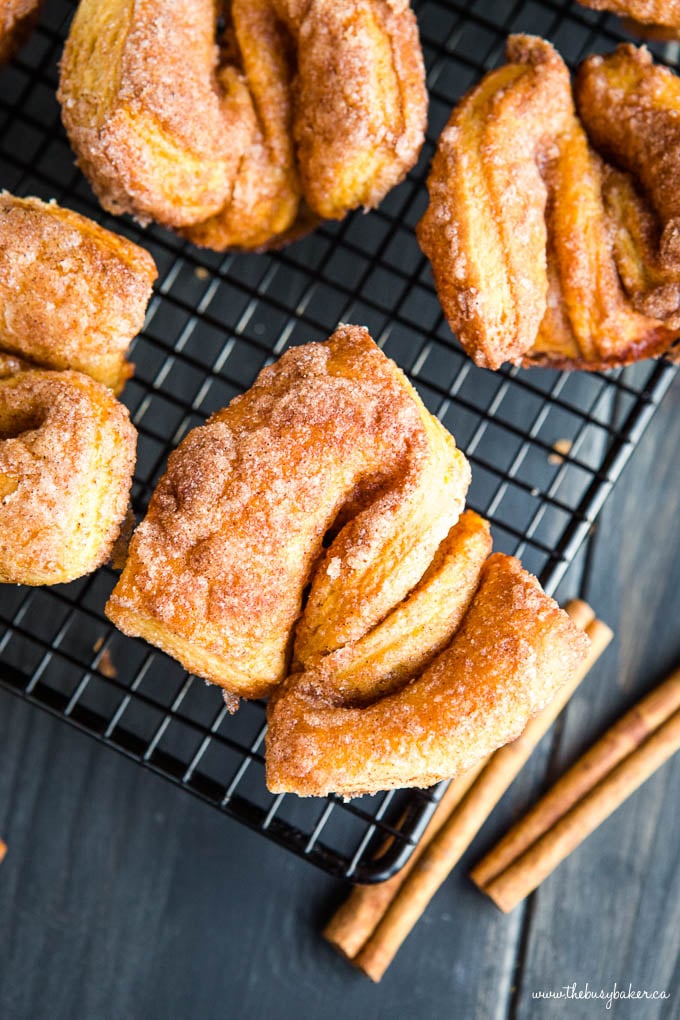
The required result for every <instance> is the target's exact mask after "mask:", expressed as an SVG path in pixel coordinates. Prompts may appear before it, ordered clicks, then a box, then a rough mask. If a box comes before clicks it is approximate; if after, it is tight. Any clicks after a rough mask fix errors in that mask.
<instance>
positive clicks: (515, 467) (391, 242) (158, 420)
mask: <svg viewBox="0 0 680 1020" xmlns="http://www.w3.org/2000/svg"><path fill="white" fill-rule="evenodd" d="M414 6H415V8H416V11H417V13H418V17H419V23H420V28H421V35H422V41H423V46H424V51H425V56H426V62H427V67H428V84H429V88H430V94H431V110H430V129H429V137H428V143H427V145H426V147H425V150H424V152H423V155H422V158H421V160H420V163H419V165H418V167H417V169H416V171H415V172H414V173H413V174H411V175H410V177H409V179H408V180H407V181H406V182H405V183H404V184H403V185H402V186H401V187H399V188H398V189H396V190H395V191H394V192H393V193H392V194H391V195H390V196H389V197H388V198H387V199H386V201H385V202H384V203H383V205H382V206H381V208H380V209H379V210H377V211H373V212H371V213H370V214H368V215H362V214H360V213H359V214H356V215H353V216H351V217H349V218H348V219H346V220H345V221H344V222H343V223H341V224H328V225H323V226H321V227H320V228H319V229H318V230H317V231H316V232H315V233H313V234H312V235H311V236H309V237H308V238H306V239H304V240H302V241H300V242H298V243H296V244H294V245H291V246H290V247H288V248H286V249H285V250H284V251H282V252H277V253H274V254H271V255H227V256H220V255H215V254H212V253H209V252H204V251H201V250H199V249H197V248H193V247H191V246H190V245H188V244H186V243H184V242H182V241H180V240H179V239H177V238H175V237H174V236H173V235H171V234H168V233H166V232H164V231H162V230H160V229H157V228H153V227H152V228H149V229H146V230H142V229H141V228H139V227H137V226H136V225H135V224H133V223H132V222H130V221H128V220H120V219H118V220H116V219H113V218H111V217H108V216H106V215H105V214H104V213H103V212H102V211H101V210H100V208H99V206H98V204H97V202H96V201H95V200H94V198H93V196H92V194H91V192H90V190H89V188H88V186H87V184H86V183H85V181H84V179H83V178H82V176H81V175H80V173H79V172H78V171H77V170H76V169H75V167H74V163H73V156H72V154H71V151H70V148H69V145H68V143H67V141H66V138H65V135H64V132H63V130H62V128H61V124H60V118H59V109H58V106H57V103H56V99H55V89H56V85H57V74H58V70H57V68H58V60H59V56H60V53H61V47H62V44H63V39H64V37H65V33H66V30H67V27H68V22H69V19H70V17H71V15H72V12H73V4H72V3H68V2H66V0H54V2H48V3H47V4H46V6H45V8H44V10H43V12H42V16H41V20H40V24H39V26H38V28H37V30H36V31H35V33H34V35H33V37H32V39H31V41H30V42H29V44H28V45H27V46H26V48H25V49H24V50H23V51H22V52H21V54H20V55H19V57H18V59H17V60H16V61H15V62H14V63H13V64H12V65H11V66H9V67H7V68H6V69H4V70H3V71H1V72H0V187H4V188H7V189H8V190H10V191H13V192H14V193H16V194H20V195H28V194H35V195H39V196H41V197H43V198H56V199H57V200H58V201H59V202H61V203H63V204H64V205H67V206H70V207H71V208H74V209H77V210H78V211H81V212H84V213H85V214H87V215H90V216H92V217H94V218H95V219H97V220H99V221H100V222H102V223H104V225H106V226H108V227H110V228H112V229H114V230H117V231H119V232H122V233H126V234H127V235H129V236H130V237H132V238H133V239H134V240H137V241H139V242H140V243H141V244H143V245H144V246H146V247H147V248H148V249H149V250H150V251H151V253H152V254H153V256H154V258H155V260H156V263H157V265H158V269H159V280H158V284H157V287H156V292H155V295H154V298H153V300H152V302H151V305H150V308H149V313H148V318H147V323H146V328H145V330H144V333H143V335H142V336H141V337H140V338H139V339H138V340H137V342H136V344H135V346H134V349H133V360H134V361H135V363H136V373H135V377H134V379H133V380H132V381H131V382H130V383H129V384H128V386H127V388H126V391H125V394H124V400H125V402H126V403H127V405H128V406H129V408H130V411H131V413H132V417H133V421H134V422H135V425H136V426H137V428H138V430H139V459H138V463H137V469H136V474H135V481H134V489H133V504H134V509H135V512H136V514H137V515H138V516H141V515H142V514H143V512H144V508H145V506H146V503H147V501H148V499H149V496H150V494H151V492H152V490H153V487H154V485H155V483H156V482H157V480H158V478H159V476H160V475H161V473H162V471H163V468H164V465H165V462H166V458H167V456H168V453H169V452H170V450H172V449H173V448H174V447H175V446H176V445H177V443H178V442H179V441H180V439H181V438H182V437H183V436H184V435H185V434H186V433H187V431H188V430H189V429H190V428H192V427H193V426H194V425H197V424H199V423H201V422H203V421H204V420H205V418H206V417H207V415H209V414H210V413H211V412H212V411H215V410H217V409H218V408H221V407H223V406H224V405H225V404H226V403H227V402H228V401H229V400H230V399H231V398H232V397H233V396H235V395H236V394H237V393H239V392H241V391H242V390H244V389H246V388H247V387H248V386H249V385H250V384H251V383H252V382H253V380H254V378H255V376H256V375H257V373H258V372H259V370H260V369H261V368H262V367H263V365H265V364H266V363H267V362H269V361H271V360H272V359H273V358H274V357H276V356H278V355H279V354H280V353H281V352H282V351H283V350H284V349H285V348H286V347H287V346H288V345H290V344H294V343H299V342H303V341H307V340H312V339H324V338H326V337H327V336H328V335H329V334H330V333H331V332H332V330H333V329H334V327H335V326H336V325H337V323H338V322H339V321H345V322H356V323H360V324H364V325H367V326H368V327H369V328H370V330H371V333H372V335H373V337H374V338H375V339H376V340H377V341H378V342H379V343H380V345H381V346H382V348H383V349H384V350H385V352H386V353H387V354H388V355H390V356H391V357H393V358H395V360H396V361H397V362H398V363H399V364H400V365H401V366H402V367H403V368H404V369H405V370H406V371H407V372H408V374H409V376H410V378H411V379H412V380H413V382H414V383H415V385H416V386H417V388H418V390H419V391H420V393H421V395H422V396H423V398H424V400H425V402H426V403H427V405H428V406H429V408H430V409H431V410H432V411H434V412H435V413H437V414H438V415H439V417H440V418H441V419H442V420H443V421H444V423H445V424H446V425H447V426H448V427H449V428H450V430H451V431H452V432H453V434H454V435H455V436H456V439H457V441H458V444H459V445H460V446H461V447H462V449H463V450H464V451H465V452H466V453H467V455H468V457H469V459H470V460H471V462H472V470H473V481H472V488H471V492H470V500H469V502H470V505H472V506H473V507H474V508H475V509H476V510H478V511H479V512H480V513H482V514H484V515H485V516H487V517H488V518H490V520H491V521H492V524H493V533H494V539H495V545H496V548H499V549H502V550H504V551H506V552H509V553H514V554H516V555H519V556H521V557H522V559H523V561H524V563H525V565H526V566H527V567H528V568H529V569H530V570H532V571H533V572H535V573H537V574H538V575H539V576H540V577H541V580H542V582H543V584H544V586H545V587H546V589H547V590H548V591H550V592H552V591H554V590H555V587H556V585H557V583H558V581H559V580H560V578H561V577H562V575H563V574H564V572H565V570H566V568H567V567H568V565H569V563H570V562H571V560H572V559H573V558H574V556H575V553H576V551H577V549H578V548H579V546H580V544H581V543H582V541H583V540H584V538H585V536H586V535H587V533H588V530H589V528H590V526H591V524H592V522H593V520H594V518H595V516H596V515H597V513H598V511H599V509H600V507H601V506H602V503H603V502H604V500H605V498H606V496H607V494H608V492H609V491H610V489H611V487H612V485H613V484H614V482H615V481H616V479H617V477H618V475H619V473H620V471H621V469H622V467H623V466H624V464H625V462H626V461H627V459H628V457H629V455H630V453H631V451H632V449H633V448H634V446H635V443H636V442H637V440H638V438H639V436H640V435H641V433H642V431H643V430H644V428H645V426H646V425H647V423H648V421H649V419H650V417H651V415H652V414H653V411H654V409H655V407H656V406H657V404H658V402H659V401H660V399H661V397H662V396H663V393H664V392H665V390H666V389H667V387H668V385H669V383H670V381H671V378H672V375H673V369H672V367H671V366H670V365H668V364H664V363H662V362H660V363H655V362H645V363H643V364H641V365H638V366H636V367H634V368H633V369H629V370H626V371H625V372H618V373H611V374H608V375H606V376H605V375H600V374H597V375H589V374H585V373H571V374H569V373H555V372H551V371H543V370H538V369H537V370H533V371H531V372H524V371H518V370H515V369H512V370H502V371H500V372H497V373H491V372H485V371H482V370H480V369H477V368H475V367H474V366H473V365H472V363H471V362H470V361H469V360H467V359H466V358H465V357H464V356H463V354H462V353H461V350H460V348H459V347H458V345H457V343H456V341H455V340H454V339H453V338H452V336H451V334H450V332H449V329H448V327H447V326H446V324H445V322H444V321H443V318H442V314H441V311H440V307H439V304H438V301H437V298H436V295H435V293H434V290H433V286H432V282H431V277H430V273H429V269H428V266H427V264H426V261H425V259H424V258H423V256H422V255H421V254H420V251H419V249H418V245H417V243H416V241H415V238H414V234H413V227H414V226H415V224H416V222H417V220H418V219H419V218H420V216H421V214H422V213H423V211H424V208H425V204H426V194H425V188H424V178H425V174H426V172H427V167H428V164H429V160H430V157H431V155H432V151H433V143H434V140H435V139H436V137H437V135H438V134H439V132H440V130H441V128H442V127H443V125H444V123H445V121H446V119H447V118H448V115H449V112H450V109H451V107H452V105H453V104H454V102H455V101H456V100H457V99H458V98H459V96H460V95H461V94H462V93H463V92H464V91H465V90H466V89H467V88H468V87H469V86H470V85H471V84H472V83H473V82H475V81H476V80H477V79H478V78H479V76H480V75H481V74H482V73H484V72H485V71H486V70H488V69H489V68H490V67H492V66H493V65H494V64H496V63H498V62H499V60H500V59H501V57H502V50H503V45H504V40H505V37H506V35H507V34H508V33H509V32H512V31H527V32H533V33H538V34H541V35H544V36H547V37H548V38H550V39H552V40H553V41H554V42H555V44H556V45H557V46H558V48H559V49H560V51H561V52H562V54H563V55H564V56H565V58H566V59H567V60H568V61H569V62H571V63H575V62H577V61H579V60H580V59H582V58H583V56H584V55H585V54H586V53H588V52H590V51H597V50H598V49H604V50H606V49H611V47H612V45H613V44H614V43H616V42H617V41H619V40H620V39H621V38H623V36H622V34H621V30H620V27H619V26H618V23H617V22H616V20H615V19H613V18H606V17H604V16H602V15H595V14H592V13H589V12H588V11H586V10H584V9H583V8H580V7H578V6H577V5H576V4H570V3H559V2H552V0H551V2H542V3H537V2H531V0H526V2H524V0H521V2H515V3H508V2H492V0H477V2H473V3H469V4H464V3H443V2H439V0H426V2H421V3H415V4H414ZM661 55H662V56H663V55H664V54H663V53H662V54H661ZM665 56H666V58H668V56H669V54H668V52H666V53H665ZM114 583H115V575H114V573H113V571H112V570H110V569H108V568H104V569H102V570H99V571H98V572H96V573H95V574H93V575H92V576H90V577H87V578H84V579H82V580H80V581H77V582H75V583H74V584H70V585H68V586H59V587H54V588H43V589H27V588H20V587H14V586H10V585H5V586H0V683H1V684H2V685H3V686H4V687H6V688H8V689H9V690H11V691H14V692H16V693H18V694H20V695H22V696H23V697H24V698H26V699H27V700H29V701H30V702H32V703H34V704H36V705H39V706H41V707H43V708H45V709H48V710H49V711H51V712H52V713H54V714H55V715H58V716H60V717H61V718H63V719H65V720H67V721H68V722H70V723H71V724H73V725H74V726H77V727H79V728H80V729H81V730H84V731H86V732H87V733H89V734H91V735H93V736H95V737H97V738H98V739H99V740H100V741H102V742H103V743H105V744H107V745H108V746H110V747H112V748H116V749H117V750H119V751H121V752H123V753H125V754H126V755H128V756H130V757H131V758H134V759H135V760H136V761H138V762H139V763H140V764H142V765H143V766H144V767H145V768H148V769H152V770H153V771H155V772H157V773H160V774H161V775H163V776H164V777H166V778H167V779H169V780H171V781H172V782H174V783H176V784H177V785H178V786H181V787H182V788H183V789H185V790H189V791H191V792H192V793H194V794H195V795H197V796H199V797H201V798H203V799H204V800H205V801H207V802H208V803H210V804H212V805H213V806H214V807H216V808H218V809H219V810H221V811H223V812H224V813H225V814H227V815H230V816H231V817H233V818H236V819H238V820H239V821H240V822H243V823H245V824H246V825H248V826H250V827H252V828H253V829H255V830H257V831H258V832H260V833H262V834H263V835H265V836H267V837H268V838H270V839H273V840H275V841H276V842H278V843H280V844H282V845H284V846H285V847H287V848H288V849H289V850H292V851H294V852H295V853H298V854H300V855H303V856H305V857H306V858H308V859H309V860H311V861H313V862H314V863H315V864H317V865H319V866H321V867H323V868H324V869H326V870H327V871H329V872H331V873H333V874H338V875H344V876H347V877H351V878H352V879H354V880H355V881H380V880H382V879H385V878H387V877H388V876H389V875H390V874H391V873H393V872H394V871H395V870H396V869H397V868H398V867H400V866H401V865H402V864H403V863H404V862H405V860H406V859H407V857H408V856H409V854H410V852H411V851H412V849H413V846H414V844H415V843H416V842H417V840H418V838H419V836H420V834H421V833H422V830H423V828H424V826H425V825H426V823H427V821H428V820H429V817H430V815H431V813H432V810H433V807H434V804H435V802H436V800H437V798H438V795H439V794H440V792H441V787H440V788H438V789H434V790H431V791H411V792H409V793H401V794H395V793H389V794H382V795H379V796H375V797H368V798H366V797H365V798H362V799H360V800H355V801H353V802H348V803H344V802H342V801H340V800H338V799H336V798H333V797H331V798H328V799H327V800H316V799H312V800H300V799H298V798H296V797H292V796H285V797H283V796H273V795H271V794H269V793H268V792H267V790H266V787H265V784H264V770H263V763H264V760H263V754H262V751H263V738H264V728H265V727H264V713H263V707H262V705H260V704H259V703H247V702H246V703H243V704H242V707H241V708H240V709H239V711H238V712H237V713H236V715H235V716H230V715H229V714H228V713H227V711H226V708H225V707H224V705H223V702H222V698H221V696H220V692H219V691H218V690H217V689H215V688H210V687H208V686H207V685H206V684H204V683H203V682H202V681H200V680H198V679H196V678H195V677H192V676H188V675H187V674H186V673H185V672H184V671H183V670H182V669H181V667H180V666H179V665H178V664H177V663H175V662H174V661H172V660H171V659H169V658H167V657H166V656H165V655H163V654H162V653H160V652H157V651H155V650H154V649H152V648H151V647H150V646H148V645H146V644H144V643H143V642H141V641H134V640H130V639H128V638H125V637H123V635H122V634H120V633H118V632H117V631H116V630H114V629H113V628H112V627H111V625H110V624H109V623H108V622H107V620H106V619H105V617H104V614H103V607H104V603H105V602H106V599H107V597H108V595H109V593H110V591H111V589H112V587H113V585H114Z"/></svg>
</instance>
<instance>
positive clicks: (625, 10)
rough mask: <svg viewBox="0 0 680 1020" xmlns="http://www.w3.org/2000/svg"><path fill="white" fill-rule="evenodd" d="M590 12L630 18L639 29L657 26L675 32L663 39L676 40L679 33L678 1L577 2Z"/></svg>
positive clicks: (621, 0)
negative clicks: (605, 12)
mask: <svg viewBox="0 0 680 1020" xmlns="http://www.w3.org/2000/svg"><path fill="white" fill-rule="evenodd" d="M579 3H580V4H582V5H583V7H589V8H590V9H591V10H592V11H611V12H612V14H620V15H621V16H623V17H626V18H631V19H632V20H633V22H636V23H637V24H638V25H639V26H640V28H644V27H648V26H659V27H660V28H666V29H671V30H675V31H674V32H673V34H672V35H668V36H665V38H677V36H678V32H680V0H579Z"/></svg>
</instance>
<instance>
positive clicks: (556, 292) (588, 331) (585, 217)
mask: <svg viewBox="0 0 680 1020" xmlns="http://www.w3.org/2000/svg"><path fill="white" fill-rule="evenodd" d="M606 169H607V168H605V167H604V166H603V164H602V161H601V160H600V159H599V158H598V156H597V155H596V154H595V153H594V152H593V151H592V149H591V148H590V146H589V145H588V141H587V139H586V136H585V133H584V132H583V130H582V129H581V128H580V126H578V125H577V129H576V130H574V131H573V132H572V133H569V134H568V135H563V136H562V137H561V138H560V139H559V142H558V143H557V149H556V156H555V159H554V161H553V164H552V166H551V170H550V189H551V191H550V200H549V202H548V207H547V210H546V222H547V225H548V246H547V258H548V292H547V295H546V297H547V300H546V312H545V315H544V317H543V320H542V321H541V325H540V327H539V330H538V334H537V336H536V339H535V340H534V343H533V344H532V346H531V348H530V349H529V350H528V351H527V352H526V353H525V355H524V356H523V359H522V361H523V363H524V364H525V365H527V366H531V365H544V366H547V367H550V368H567V369H569V368H588V369H591V370H602V369H607V368H613V367H616V366H620V365H625V364H628V363H630V362H633V361H637V360H639V359H640V358H645V357H651V356H654V355H659V354H663V353H664V351H666V350H667V349H668V348H669V346H670V345H671V343H672V342H673V341H674V339H675V337H676V336H677V332H676V331H674V330H673V329H671V328H669V326H668V325H667V324H666V323H665V322H663V321H661V320H660V319H658V318H656V317H654V316H653V315H652V316H650V315H649V314H647V315H646V314H644V313H643V309H642V308H641V309H640V310H639V311H637V310H636V308H635V307H634V306H633V303H632V302H631V300H630V299H629V296H628V294H627V293H626V291H625V289H624V287H623V286H622V282H621V279H620V276H619V271H618V265H617V259H616V253H615V250H614V248H613V246H612V240H613V233H614V232H613V225H612V220H611V216H610V215H609V213H608V209H607V206H606V202H605V197H604V193H603V184H604V182H603V174H604V173H605V172H606Z"/></svg>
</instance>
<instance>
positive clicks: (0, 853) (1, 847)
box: [0, 839, 7, 863]
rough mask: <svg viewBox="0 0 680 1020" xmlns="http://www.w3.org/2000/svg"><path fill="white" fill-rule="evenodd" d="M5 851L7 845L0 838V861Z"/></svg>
mask: <svg viewBox="0 0 680 1020" xmlns="http://www.w3.org/2000/svg"><path fill="white" fill-rule="evenodd" d="M6 853H7V846H6V845H5V843H3V842H2V840H1V839H0V863H1V862H2V859H3V857H4V856H5V854H6Z"/></svg>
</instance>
